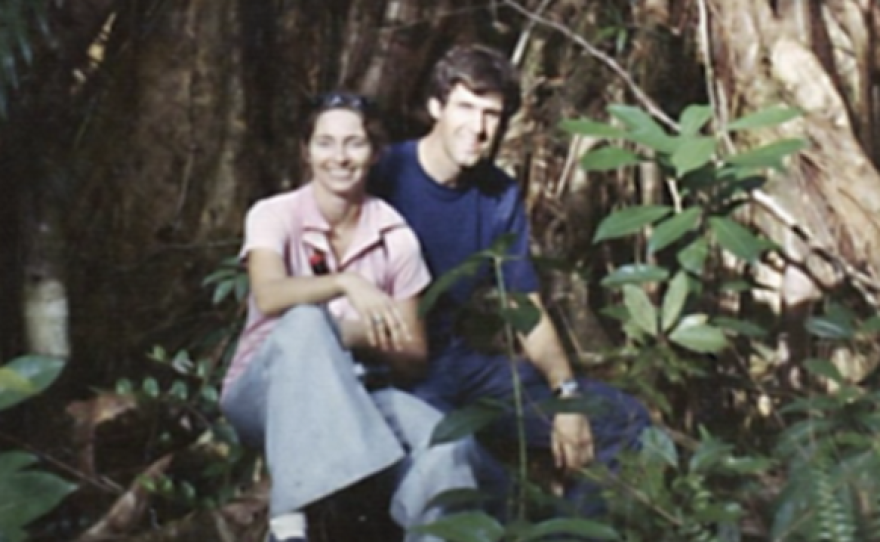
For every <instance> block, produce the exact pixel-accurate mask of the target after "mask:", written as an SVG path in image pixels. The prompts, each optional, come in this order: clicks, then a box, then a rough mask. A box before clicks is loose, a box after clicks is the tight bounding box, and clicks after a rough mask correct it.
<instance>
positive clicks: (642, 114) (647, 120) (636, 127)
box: [608, 104, 663, 132]
mask: <svg viewBox="0 0 880 542" xmlns="http://www.w3.org/2000/svg"><path fill="white" fill-rule="evenodd" d="M608 112H609V113H610V114H611V115H612V116H613V117H614V118H616V119H618V120H619V121H621V122H622V123H623V124H624V125H625V126H626V127H627V128H629V129H630V131H632V132H663V128H662V127H661V126H660V125H659V124H657V122H656V121H655V120H654V119H653V118H651V115H649V114H648V113H647V112H646V111H645V110H644V109H641V108H639V107H634V106H631V105H623V104H612V105H609V106H608Z"/></svg>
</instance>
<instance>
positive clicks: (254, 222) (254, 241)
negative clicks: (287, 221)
mask: <svg viewBox="0 0 880 542" xmlns="http://www.w3.org/2000/svg"><path fill="white" fill-rule="evenodd" d="M287 237H288V232H287V231H286V228H285V226H284V222H283V221H282V220H281V218H280V217H279V216H278V214H277V213H275V212H274V211H273V209H272V207H271V206H270V205H267V204H266V203H265V202H257V203H256V204H255V205H254V206H253V207H251V209H250V210H249V211H248V213H247V216H246V217H245V222H244V244H243V245H242V247H241V251H240V252H239V253H238V258H239V260H240V261H242V262H244V261H245V260H247V255H248V253H249V252H250V251H251V250H253V249H255V248H267V249H269V250H272V251H274V252H277V253H278V255H279V256H281V257H282V258H283V257H284V254H285V248H286V244H287Z"/></svg>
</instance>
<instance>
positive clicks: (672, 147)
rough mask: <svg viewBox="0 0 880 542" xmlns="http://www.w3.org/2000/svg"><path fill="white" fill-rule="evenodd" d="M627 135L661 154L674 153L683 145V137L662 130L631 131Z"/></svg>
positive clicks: (634, 141)
mask: <svg viewBox="0 0 880 542" xmlns="http://www.w3.org/2000/svg"><path fill="white" fill-rule="evenodd" d="M625 137H626V139H629V140H630V141H632V142H633V143H638V144H640V145H643V146H645V147H648V148H650V149H653V150H654V151H655V152H658V153H661V154H672V153H674V152H675V151H677V150H678V149H679V147H680V146H681V145H682V138H679V137H674V136H671V135H669V134H667V133H666V132H664V131H662V130H659V131H636V132H629V133H627V134H626V136H625Z"/></svg>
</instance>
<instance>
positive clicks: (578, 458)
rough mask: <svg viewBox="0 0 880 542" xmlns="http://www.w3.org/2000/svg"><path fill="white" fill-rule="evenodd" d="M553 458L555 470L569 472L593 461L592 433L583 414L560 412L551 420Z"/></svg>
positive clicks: (588, 421) (588, 422)
mask: <svg viewBox="0 0 880 542" xmlns="http://www.w3.org/2000/svg"><path fill="white" fill-rule="evenodd" d="M552 445H553V458H554V460H555V464H556V468H557V469H559V470H561V471H564V472H571V471H574V470H577V469H580V468H581V467H583V466H585V465H587V464H588V463H590V462H591V461H592V460H593V431H592V430H591V429H590V420H589V419H587V417H586V416H585V415H584V414H580V413H574V412H561V413H559V414H556V416H555V417H554V418H553V435H552Z"/></svg>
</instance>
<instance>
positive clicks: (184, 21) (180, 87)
mask: <svg viewBox="0 0 880 542" xmlns="http://www.w3.org/2000/svg"><path fill="white" fill-rule="evenodd" d="M235 8H236V3H235V2H234V1H233V0H220V1H218V0H211V1H208V0H189V1H185V2H170V3H166V2H159V3H154V4H149V5H147V4H144V3H136V4H131V5H128V6H126V8H125V9H124V10H123V11H122V12H120V14H119V15H118V17H117V19H116V21H115V24H114V26H113V28H112V32H113V38H112V39H111V41H110V43H109V44H108V48H107V52H106V59H105V61H104V62H105V68H106V72H105V73H104V74H103V75H102V77H103V80H102V81H101V83H102V87H101V94H100V97H99V99H98V100H97V103H96V106H95V109H94V111H95V113H94V118H92V119H90V123H89V125H88V127H87V131H86V132H85V133H84V135H83V136H82V141H83V143H82V147H81V148H80V149H79V154H78V158H79V160H78V162H77V175H78V177H79V178H80V179H81V185H80V186H79V188H78V190H77V192H76V195H75V198H73V203H72V212H71V220H70V222H69V227H70V238H69V239H70V243H71V245H72V246H76V247H79V254H77V255H75V256H74V257H73V259H72V264H71V266H72V268H76V270H77V273H76V275H75V277H73V281H74V282H73V287H74V289H73V293H72V297H73V307H74V311H75V312H74V316H75V318H74V327H73V332H74V336H75V340H76V342H77V343H78V344H83V345H88V346H87V347H86V348H84V351H83V352H81V356H78V360H80V361H82V362H85V363H88V364H90V367H91V368H92V369H96V370H97V369H98V368H100V370H99V371H98V373H97V374H100V373H101V371H103V370H107V371H114V370H118V369H120V368H121V367H120V366H119V365H116V364H115V363H118V362H120V361H123V360H126V359H127V358H128V357H129V356H130V355H131V353H132V350H131V349H132V348H134V349H135V350H134V351H135V352H137V350H138V349H140V350H141V352H143V351H144V350H145V349H146V348H148V347H149V346H152V345H153V344H154V343H156V342H164V341H166V340H167V341H168V343H167V345H168V346H169V347H171V348H173V347H174V346H175V345H180V344H182V342H184V341H186V340H187V339H190V340H191V339H192V337H193V334H195V333H197V332H198V331H199V327H198V326H199V323H200V322H199V321H198V318H196V319H193V316H192V315H193V314H194V311H197V310H198V309H197V307H198V306H199V305H200V304H201V301H200V298H201V299H205V298H206V297H207V295H206V294H202V295H199V294H200V292H201V288H200V281H201V279H202V278H203V277H204V276H205V275H206V274H207V272H208V271H209V270H211V269H212V268H213V267H214V266H216V264H217V262H219V260H220V259H221V258H222V257H225V256H228V255H229V254H231V253H234V251H235V250H236V248H237V246H238V234H239V232H240V228H241V222H242V215H243V212H244V209H245V207H246V205H247V201H248V194H249V193H252V191H253V188H252V184H250V183H249V182H248V181H249V180H250V179H251V178H252V176H251V175H249V174H248V173H249V172H248V171H246V170H245V171H243V170H242V169H240V168H241V165H242V163H243V161H242V160H241V158H242V153H243V149H244V145H243V143H242V140H243V137H244V134H245V131H244V129H243V126H244V122H243V112H244V96H243V92H242V81H241V70H240V62H239V57H240V55H239V47H238V45H239V41H238V40H239V32H238V30H239V26H238V19H237V11H236V9H235ZM203 331H204V330H202V332H203ZM122 367H124V365H123V366H122ZM83 368H87V367H83ZM93 374H95V373H93ZM105 374H106V373H105ZM115 374H118V372H117V373H115Z"/></svg>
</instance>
